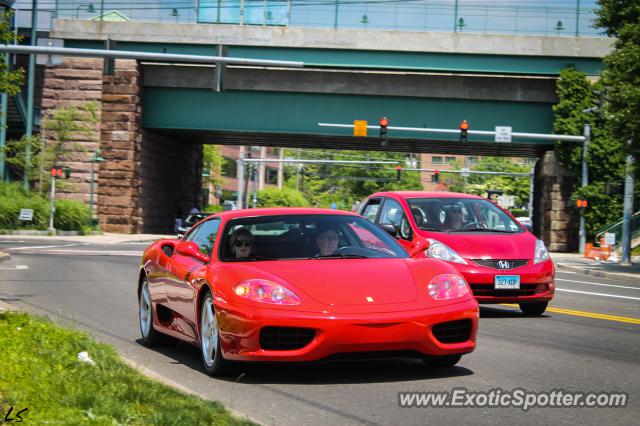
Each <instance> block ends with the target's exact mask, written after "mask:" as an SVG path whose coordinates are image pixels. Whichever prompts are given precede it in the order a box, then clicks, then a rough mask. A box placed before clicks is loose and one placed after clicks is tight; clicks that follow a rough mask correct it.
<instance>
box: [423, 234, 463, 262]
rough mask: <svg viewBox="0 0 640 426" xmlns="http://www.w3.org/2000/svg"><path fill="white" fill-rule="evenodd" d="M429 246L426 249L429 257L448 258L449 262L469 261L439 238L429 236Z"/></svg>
mask: <svg viewBox="0 0 640 426" xmlns="http://www.w3.org/2000/svg"><path fill="white" fill-rule="evenodd" d="M428 240H429V247H428V248H427V250H425V254H426V255H427V256H428V257H432V258H434V259H440V260H446V261H447V262H455V263H462V264H463V265H466V264H467V262H466V261H465V260H464V259H463V258H462V256H460V255H459V254H458V253H456V252H455V251H453V250H452V249H451V248H449V246H447V245H446V244H444V243H441V242H440V241H438V240H434V239H433V238H428Z"/></svg>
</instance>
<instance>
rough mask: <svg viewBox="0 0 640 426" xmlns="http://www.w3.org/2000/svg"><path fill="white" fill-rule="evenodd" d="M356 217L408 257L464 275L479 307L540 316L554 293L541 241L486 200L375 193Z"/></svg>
mask: <svg viewBox="0 0 640 426" xmlns="http://www.w3.org/2000/svg"><path fill="white" fill-rule="evenodd" d="M359 213H360V214H361V215H362V216H364V217H365V218H366V219H368V220H370V221H371V222H374V223H377V224H379V225H380V226H381V227H383V228H384V229H385V230H386V231H387V232H389V233H390V234H391V235H393V236H395V237H396V238H397V240H398V242H399V243H400V244H401V245H402V246H403V247H404V248H405V249H406V250H407V251H408V252H409V254H410V255H411V256H412V257H431V258H434V259H441V260H444V261H446V262H448V263H449V264H450V265H452V266H455V267H456V269H457V270H458V271H459V272H460V273H461V274H462V275H463V276H464V277H465V279H466V280H467V282H468V283H469V285H470V286H471V289H472V291H473V294H474V295H475V297H476V299H477V300H478V302H480V303H518V304H519V305H520V308H521V310H522V311H523V312H524V313H525V314H528V315H542V313H543V312H544V311H545V309H546V308H547V304H548V302H549V301H550V300H551V299H552V298H553V295H554V291H555V281H554V277H555V266H554V264H553V262H552V261H551V259H550V258H549V252H548V251H547V249H546V247H545V245H544V243H543V242H542V241H541V240H539V239H537V238H536V237H535V236H534V235H533V234H531V233H530V232H528V231H527V229H526V228H525V227H524V226H523V225H522V224H520V223H518V221H516V220H515V219H514V218H513V216H511V215H510V214H509V213H508V212H507V211H505V210H503V209H502V208H500V207H499V206H497V205H496V204H495V203H493V202H492V201H490V200H488V199H486V198H482V197H478V196H475V195H469V194H458V193H453V192H418V191H417V192H402V191H400V192H380V193H377V194H373V195H371V196H370V197H368V198H367V199H366V200H365V201H364V202H363V203H362V205H361V206H360V209H359Z"/></svg>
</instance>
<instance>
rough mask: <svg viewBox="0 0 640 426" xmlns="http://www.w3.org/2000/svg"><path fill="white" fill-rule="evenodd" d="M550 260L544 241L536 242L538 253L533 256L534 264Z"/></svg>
mask: <svg viewBox="0 0 640 426" xmlns="http://www.w3.org/2000/svg"><path fill="white" fill-rule="evenodd" d="M548 258H549V250H547V248H546V247H545V246H544V243H543V242H542V240H536V252H535V254H534V256H533V264H534V265H535V264H536V263H540V262H544V261H545V260H547V259H548Z"/></svg>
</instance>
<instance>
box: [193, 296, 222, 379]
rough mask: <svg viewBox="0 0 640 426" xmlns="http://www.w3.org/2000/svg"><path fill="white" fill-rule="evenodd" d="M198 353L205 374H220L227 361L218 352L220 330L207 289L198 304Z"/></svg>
mask: <svg viewBox="0 0 640 426" xmlns="http://www.w3.org/2000/svg"><path fill="white" fill-rule="evenodd" d="M200 353H201V354H202V363H203V364H204V369H205V370H206V372H207V374H210V375H220V374H222V373H223V372H224V371H225V370H226V368H227V363H226V361H225V360H224V358H223V357H222V353H221V352H220V331H219V329H218V320H217V319H216V313H215V309H214V308H213V299H212V297H211V292H210V291H208V290H207V292H206V294H205V295H204V297H203V298H202V304H201V306H200Z"/></svg>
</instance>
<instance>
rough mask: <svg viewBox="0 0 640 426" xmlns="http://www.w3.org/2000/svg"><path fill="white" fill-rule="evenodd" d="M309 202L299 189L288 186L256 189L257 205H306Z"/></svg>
mask: <svg viewBox="0 0 640 426" xmlns="http://www.w3.org/2000/svg"><path fill="white" fill-rule="evenodd" d="M308 205H309V202H308V201H307V200H306V199H305V198H304V196H303V195H302V193H301V192H300V191H296V190H295V189H289V188H282V189H278V188H266V189H263V190H262V191H258V206H259V207H307V206H308Z"/></svg>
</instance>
